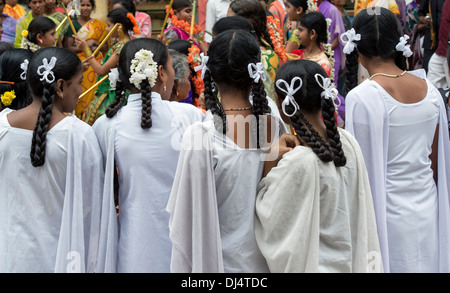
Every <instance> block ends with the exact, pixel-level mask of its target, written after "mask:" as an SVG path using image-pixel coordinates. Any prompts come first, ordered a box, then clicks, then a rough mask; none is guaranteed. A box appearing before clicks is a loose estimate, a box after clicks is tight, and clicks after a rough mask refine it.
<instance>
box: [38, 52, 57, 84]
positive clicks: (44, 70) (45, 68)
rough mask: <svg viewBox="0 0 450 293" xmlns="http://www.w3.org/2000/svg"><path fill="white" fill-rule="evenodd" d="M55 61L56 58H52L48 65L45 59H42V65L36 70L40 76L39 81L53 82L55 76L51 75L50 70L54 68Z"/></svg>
mask: <svg viewBox="0 0 450 293" xmlns="http://www.w3.org/2000/svg"><path fill="white" fill-rule="evenodd" d="M56 60H57V59H56V57H52V59H50V63H49V62H48V60H47V58H44V59H42V63H43V64H42V65H41V66H39V67H38V69H37V73H38V74H39V75H40V76H42V77H41V79H40V81H44V80H45V81H46V82H48V83H52V82H54V81H55V74H54V73H53V71H52V69H53V68H55V64H56ZM49 77H50V78H49Z"/></svg>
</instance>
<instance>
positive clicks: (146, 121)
mask: <svg viewBox="0 0 450 293" xmlns="http://www.w3.org/2000/svg"><path fill="white" fill-rule="evenodd" d="M141 99H142V110H141V127H142V129H149V128H151V127H152V88H151V87H150V83H149V82H148V80H147V79H144V80H143V81H142V82H141Z"/></svg>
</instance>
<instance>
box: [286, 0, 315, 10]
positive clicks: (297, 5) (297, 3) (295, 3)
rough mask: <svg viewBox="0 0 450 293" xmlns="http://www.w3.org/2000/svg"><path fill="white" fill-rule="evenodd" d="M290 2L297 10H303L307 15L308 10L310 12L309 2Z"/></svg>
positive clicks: (297, 0) (300, 0)
mask: <svg viewBox="0 0 450 293" xmlns="http://www.w3.org/2000/svg"><path fill="white" fill-rule="evenodd" d="M309 1H312V0H309ZM288 2H289V3H290V4H291V5H292V6H294V7H295V8H299V7H301V8H303V13H306V10H308V0H288Z"/></svg>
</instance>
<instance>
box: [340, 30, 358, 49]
mask: <svg viewBox="0 0 450 293" xmlns="http://www.w3.org/2000/svg"><path fill="white" fill-rule="evenodd" d="M339 39H340V40H341V43H342V44H343V45H344V49H343V50H342V51H343V52H344V53H345V54H350V53H351V52H353V50H355V48H356V43H355V42H354V41H360V40H361V35H360V34H357V33H356V32H355V29H354V28H352V29H350V30H348V31H346V32H345V33H343V34H342V35H340V37H339Z"/></svg>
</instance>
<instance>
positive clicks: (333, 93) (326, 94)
mask: <svg viewBox="0 0 450 293" xmlns="http://www.w3.org/2000/svg"><path fill="white" fill-rule="evenodd" d="M314 77H315V79H316V81H317V84H318V85H319V86H320V87H321V88H322V89H323V92H322V93H321V94H320V97H321V98H323V99H331V100H332V101H333V104H334V106H335V107H336V108H338V107H339V106H340V105H341V100H340V99H339V97H338V90H337V89H336V86H335V85H334V83H333V82H332V81H331V79H330V78H329V77H326V78H325V77H323V76H322V75H321V74H319V73H316V74H315V75H314ZM337 101H338V103H337Z"/></svg>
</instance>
